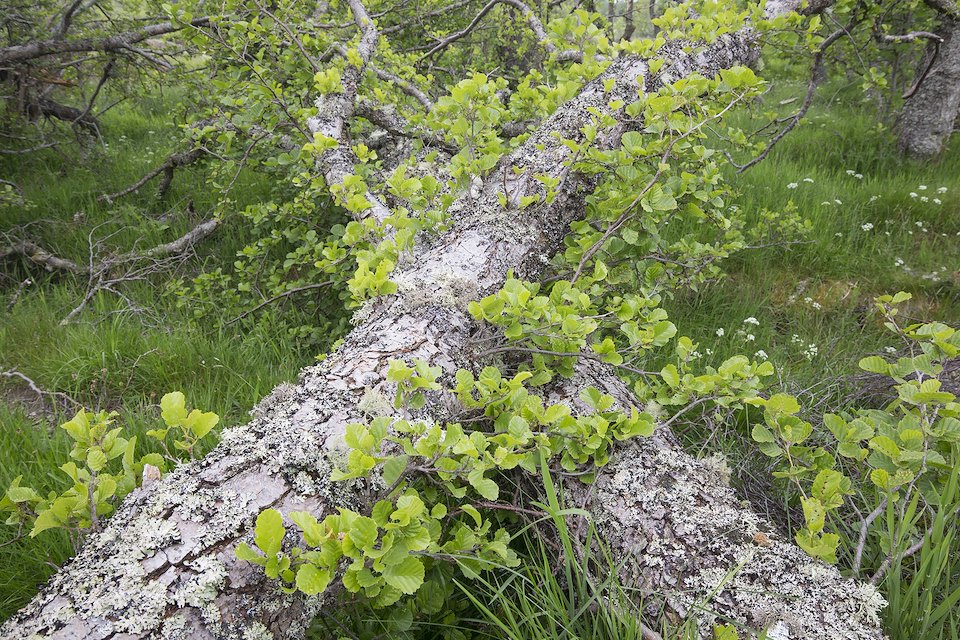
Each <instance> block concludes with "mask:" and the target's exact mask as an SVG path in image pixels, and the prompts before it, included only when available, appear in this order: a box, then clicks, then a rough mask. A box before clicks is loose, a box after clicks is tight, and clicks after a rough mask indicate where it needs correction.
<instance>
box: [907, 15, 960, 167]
mask: <svg viewBox="0 0 960 640" xmlns="http://www.w3.org/2000/svg"><path fill="white" fill-rule="evenodd" d="M937 34H938V35H940V36H942V37H943V42H942V43H940V44H939V45H935V44H931V45H930V47H929V49H928V52H927V55H926V56H925V57H924V59H923V60H922V61H921V63H920V67H919V70H918V72H917V80H916V84H917V85H919V86H915V92H914V93H913V95H912V96H911V97H910V98H909V99H907V101H906V102H905V103H904V105H903V110H902V111H901V112H900V118H899V122H898V125H899V129H900V139H899V147H900V151H901V152H902V153H904V154H906V155H908V156H912V157H915V158H921V159H927V158H934V157H936V156H938V155H940V153H941V152H943V150H944V148H945V147H946V145H947V141H948V140H949V139H950V134H951V133H953V128H954V122H955V121H956V119H957V116H958V114H960V17H949V16H944V18H943V22H942V24H941V26H940V29H938V30H937ZM931 56H935V57H934V59H933V62H932V64H931V62H930V59H931ZM928 68H929V70H928Z"/></svg>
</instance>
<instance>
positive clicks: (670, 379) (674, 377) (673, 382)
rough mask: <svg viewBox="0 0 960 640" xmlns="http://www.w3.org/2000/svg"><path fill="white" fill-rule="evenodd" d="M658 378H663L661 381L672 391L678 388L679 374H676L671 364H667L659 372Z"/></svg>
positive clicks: (675, 369)
mask: <svg viewBox="0 0 960 640" xmlns="http://www.w3.org/2000/svg"><path fill="white" fill-rule="evenodd" d="M660 377H661V378H663V381H664V382H666V383H667V384H668V385H670V387H672V388H674V389H676V388H677V387H679V386H680V374H679V373H678V372H677V368H676V367H675V366H674V365H672V364H668V365H667V366H665V367H664V368H663V369H661V370H660Z"/></svg>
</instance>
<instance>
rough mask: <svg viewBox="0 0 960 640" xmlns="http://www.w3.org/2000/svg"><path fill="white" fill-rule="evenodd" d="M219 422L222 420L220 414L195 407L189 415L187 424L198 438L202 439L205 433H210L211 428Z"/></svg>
mask: <svg viewBox="0 0 960 640" xmlns="http://www.w3.org/2000/svg"><path fill="white" fill-rule="evenodd" d="M218 422H220V416H218V415H217V414H215V413H213V412H212V411H210V412H203V411H200V410H198V409H194V410H193V411H191V412H190V415H189V416H188V417H187V421H186V425H185V426H186V427H187V428H188V429H190V431H191V432H192V433H193V435H194V437H195V438H196V439H197V440H200V439H201V438H203V437H204V436H205V435H207V434H208V433H210V430H211V429H213V428H214V427H215V426H217V423H218Z"/></svg>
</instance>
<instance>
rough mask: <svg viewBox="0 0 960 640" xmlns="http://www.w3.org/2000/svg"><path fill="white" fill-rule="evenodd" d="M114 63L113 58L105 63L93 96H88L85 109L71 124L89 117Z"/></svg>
mask: <svg viewBox="0 0 960 640" xmlns="http://www.w3.org/2000/svg"><path fill="white" fill-rule="evenodd" d="M115 62H116V60H115V59H114V58H110V61H109V62H107V64H106V66H104V67H103V73H101V74H100V82H98V83H97V88H96V89H94V90H93V95H92V96H90V101H89V102H88V103H87V108H86V109H84V110H83V112H82V113H81V114H80V115H78V116H77V117H76V118H74V120H73V122H72V123H71V124H77V123H80V122H82V121H83V120H84V118H86V117H87V116H88V115H90V111H91V110H92V109H93V103H94V102H96V100H97V96H99V95H100V90H101V89H103V85H105V84H106V83H107V80H108V79H109V78H110V72H111V71H113V65H114V63H115Z"/></svg>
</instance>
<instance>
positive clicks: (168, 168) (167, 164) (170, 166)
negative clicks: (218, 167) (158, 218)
mask: <svg viewBox="0 0 960 640" xmlns="http://www.w3.org/2000/svg"><path fill="white" fill-rule="evenodd" d="M202 155H203V150H202V149H199V148H197V149H191V150H190V151H180V152H177V153H172V154H170V156H169V157H168V158H167V159H166V160H164V161H163V164H161V165H160V166H159V167H157V168H156V169H154V170H152V171H150V172H149V173H147V174H146V175H144V176H143V177H142V178H140V179H139V180H137V181H136V182H134V183H133V184H132V185H130V186H129V187H127V188H126V189H122V190H120V191H118V192H116V193H104V194H102V195H99V196H97V202H107V203H110V202H113V201H114V200H116V199H117V198H122V197H123V196H126V195H129V194H131V193H133V192H135V191H137V190H139V189H140V188H141V187H142V186H143V185H145V184H147V183H148V182H150V181H151V180H153V179H154V178H156V177H157V176H158V175H160V174H161V173H164V174H166V175H165V176H164V182H163V184H165V185H167V188H169V184H170V182H171V181H172V180H173V172H174V170H175V169H178V168H180V167H185V166H187V165H189V164H193V163H194V162H196V161H197V160H199V159H200V157H201V156H202ZM160 195H161V196H162V195H163V194H162V193H160Z"/></svg>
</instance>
